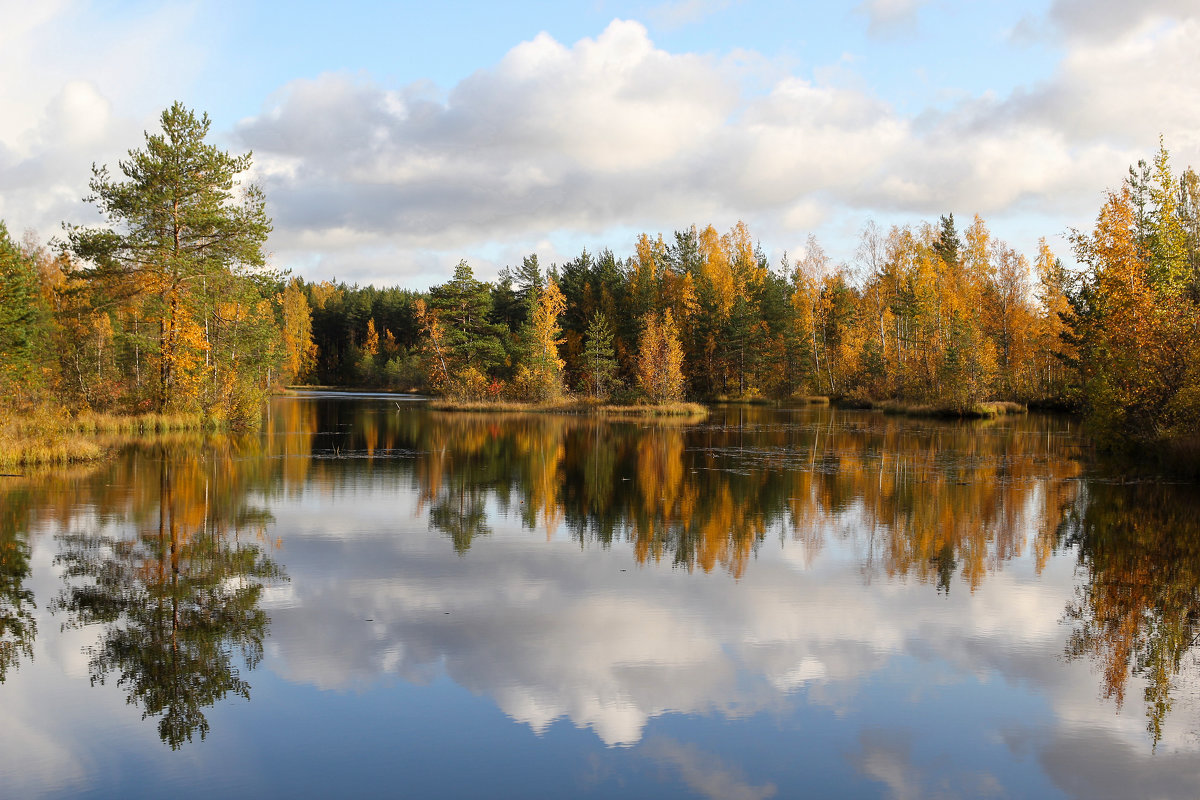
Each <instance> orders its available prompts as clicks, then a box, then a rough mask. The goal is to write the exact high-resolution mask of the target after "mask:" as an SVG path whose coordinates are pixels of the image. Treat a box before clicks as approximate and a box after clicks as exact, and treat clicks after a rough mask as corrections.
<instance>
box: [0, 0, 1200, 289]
mask: <svg viewBox="0 0 1200 800" xmlns="http://www.w3.org/2000/svg"><path fill="white" fill-rule="evenodd" d="M716 6H719V3H718V4H715V5H713V4H693V3H685V4H674V5H671V6H670V7H669V8H667V7H664V8H663V9H660V10H662V11H663V12H664V13H666V12H667V11H670V12H672V13H674V14H677V15H678V14H682V15H683V16H684V17H687V16H688V15H691V14H695V13H704V12H707V11H711V10H712V9H713V8H714V7H716ZM921 6H922V4H921V3H920V2H918V0H872V2H868V3H863V4H862V5H861V6H860V7H859V8H860V11H861V12H862V13H864V14H867V16H868V17H869V19H870V21H871V24H872V25H873V26H884V27H886V26H888V25H891V26H895V25H904V24H908V23H909V22H911V21H912V20H913V19H915V15H916V14H917V12H918V9H920V8H921ZM1085 6H1087V8H1085ZM1118 6H1119V8H1118ZM1090 7H1091V6H1090V5H1088V4H1082V3H1080V2H1078V1H1077V0H1060V2H1058V3H1056V4H1055V5H1054V6H1053V7H1052V9H1051V10H1050V11H1049V12H1048V13H1047V15H1046V16H1045V17H1043V18H1042V19H1040V20H1034V21H1033V22H1031V23H1030V26H1027V27H1038V26H1040V27H1042V28H1043V29H1046V30H1051V29H1052V30H1054V31H1056V32H1057V34H1058V40H1061V42H1063V43H1064V50H1063V56H1062V59H1061V61H1060V63H1059V65H1058V67H1057V69H1056V71H1055V72H1054V73H1053V74H1051V75H1048V76H1046V78H1045V79H1044V80H1041V81H1039V82H1037V83H1032V84H1028V85H1025V86H1021V87H1018V88H1016V89H1015V90H1008V89H1006V90H1004V91H1003V92H1001V93H985V94H980V95H975V96H967V97H963V98H962V99H960V100H959V101H958V102H956V103H955V104H953V105H949V106H945V105H943V106H940V107H938V108H928V109H926V110H924V111H920V110H918V111H917V112H915V113H914V112H909V111H907V110H901V109H900V108H898V107H897V106H896V105H894V104H893V103H892V102H891V101H890V98H889V97H887V96H885V95H883V94H880V93H879V92H877V91H875V90H873V89H871V88H870V87H869V86H867V85H866V82H865V81H864V80H863V79H862V77H861V75H860V74H859V73H858V71H857V70H859V69H860V68H859V67H858V66H857V64H858V62H856V61H855V60H854V59H846V60H842V61H839V62H838V63H837V64H836V65H824V66H821V65H816V66H814V67H812V68H811V70H810V71H809V72H807V73H804V74H791V75H783V76H779V75H778V74H775V75H774V76H773V77H771V78H770V79H769V80H768V82H767V85H766V86H765V87H763V86H762V81H763V79H764V76H765V75H767V74H769V71H764V70H763V69H761V63H760V62H761V59H762V58H763V54H757V53H754V52H752V51H737V52H731V53H730V54H729V55H727V56H726V57H724V58H720V57H716V56H701V55H695V54H689V53H682V54H680V53H671V52H667V51H666V50H664V49H662V48H661V47H659V46H657V45H656V44H655V43H654V42H653V41H652V39H651V37H650V34H649V33H648V31H647V30H646V28H645V27H643V26H642V25H641V24H639V23H637V22H633V21H622V20H617V21H614V22H612V23H611V24H610V25H609V26H608V27H607V28H606V29H605V30H604V31H602V32H601V33H600V34H599V35H597V36H596V37H594V38H585V39H581V40H580V41H578V42H575V43H573V44H564V43H562V42H559V41H557V40H556V39H554V38H553V37H551V36H549V35H548V34H544V33H543V34H539V35H537V36H535V37H533V38H532V39H530V40H529V41H526V42H523V43H521V44H518V45H517V46H515V47H513V48H512V49H511V50H510V51H509V52H508V53H507V54H506V55H505V56H504V57H503V58H501V59H500V60H499V61H498V62H496V63H495V64H492V65H490V66H485V67H484V68H481V69H479V70H477V71H476V72H474V73H473V74H471V75H469V76H468V77H466V78H465V79H463V80H462V81H460V82H459V83H457V84H456V85H453V86H449V87H436V86H433V85H431V84H429V83H428V82H426V81H415V82H412V83H407V84H403V85H399V86H387V85H384V84H382V83H380V82H379V80H378V79H377V78H376V77H375V76H373V75H371V74H367V73H352V72H340V73H326V74H321V75H317V76H316V77H312V78H304V79H298V80H295V81H292V82H290V83H288V84H287V85H285V86H283V87H281V88H280V89H279V90H278V91H277V92H276V94H274V95H273V96H272V97H270V98H269V99H268V100H267V101H266V102H265V105H264V107H263V110H262V111H261V112H260V113H258V114H256V115H254V116H251V117H248V118H246V119H244V120H243V121H242V122H241V123H240V124H239V125H237V126H236V129H235V130H234V131H233V132H232V133H233V137H232V139H231V141H232V142H233V143H234V147H233V149H235V150H244V149H251V148H252V149H253V150H254V152H255V159H256V168H255V176H256V177H257V179H259V180H261V181H262V182H263V183H264V185H265V188H266V190H267V196H268V201H269V204H270V210H271V213H272V215H273V216H274V217H275V222H276V231H275V233H274V234H273V236H272V239H271V241H270V249H271V250H272V251H273V252H274V254H275V263H277V264H278V265H280V266H291V267H293V268H295V269H296V270H297V271H298V272H300V273H301V274H304V275H306V276H308V277H312V278H328V277H333V276H335V275H336V276H337V277H340V278H344V279H350V280H358V281H363V282H367V281H370V282H376V283H402V284H404V285H407V286H412V287H424V286H428V285H429V284H431V283H435V282H440V281H441V280H444V279H445V278H446V277H447V276H448V275H449V273H450V271H451V270H452V268H453V265H454V264H455V263H457V262H458V260H459V259H460V258H463V257H466V258H468V259H469V260H470V261H471V262H472V264H473V265H475V266H476V267H477V270H478V271H479V273H480V274H481V275H484V276H490V275H491V274H494V271H495V269H496V268H498V267H499V266H502V265H503V264H504V263H506V262H505V261H504V259H506V258H508V257H509V254H520V253H523V252H524V253H527V252H529V251H530V250H531V249H532V248H533V247H535V246H536V243H537V242H541V241H545V240H550V241H553V242H556V243H560V244H561V243H564V242H567V241H571V242H579V241H581V240H587V241H591V242H602V243H604V244H607V245H610V246H612V247H613V248H614V249H616V250H617V252H618V254H623V253H624V252H627V251H628V249H630V248H631V246H632V245H631V240H630V241H626V239H628V238H629V236H628V232H629V231H631V230H648V231H652V232H653V231H659V230H662V231H670V230H672V229H675V228H681V227H685V226H687V225H689V224H692V223H699V224H705V223H708V222H713V223H714V224H716V225H717V226H718V227H719V228H725V227H728V226H729V225H731V224H732V223H733V222H734V221H736V220H737V219H739V218H741V219H745V220H746V221H747V222H749V223H750V225H751V227H752V230H753V231H754V232H755V234H756V235H758V236H759V237H760V238H761V239H762V240H763V241H764V243H765V244H767V246H768V247H773V246H774V247H777V246H778V245H779V244H780V243H783V242H790V241H796V240H797V239H801V238H802V237H803V234H804V233H806V232H808V231H809V230H814V229H815V230H817V232H819V233H821V234H822V236H825V235H827V234H830V235H833V236H834V237H837V236H840V235H844V234H842V233H841V231H842V229H843V228H845V227H846V226H845V224H844V223H845V220H847V219H849V218H851V217H853V218H854V219H856V220H857V222H856V223H855V224H853V225H851V226H850V227H853V228H857V227H859V226H860V225H861V223H862V222H863V221H865V219H867V218H868V217H870V216H875V215H884V216H886V217H888V218H891V219H896V218H902V219H909V220H913V221H915V220H916V219H919V218H930V217H931V216H933V215H936V214H940V213H945V212H947V211H953V212H955V213H956V214H958V215H959V216H961V217H964V218H969V216H970V215H971V214H974V213H981V214H983V215H984V216H985V217H986V218H987V219H988V221H989V223H990V224H991V226H992V229H993V230H994V231H995V232H996V233H997V234H998V235H999V236H1001V237H1005V238H1011V237H1010V236H1009V233H1008V231H1009V229H1008V228H1006V224H1005V223H1006V220H1011V221H1013V222H1012V230H1020V231H1021V232H1022V233H1024V232H1026V231H1028V230H1030V229H1036V233H1035V234H1034V235H1033V236H1031V237H1027V238H1028V239H1029V240H1028V241H1022V240H1017V241H1014V242H1013V243H1014V244H1015V245H1017V246H1018V247H1021V248H1024V249H1029V248H1031V247H1032V246H1033V245H1034V243H1035V242H1036V237H1037V235H1050V236H1053V235H1055V234H1057V233H1059V232H1061V231H1062V230H1064V229H1065V228H1066V227H1068V226H1071V225H1085V226H1086V225H1087V224H1088V221H1089V220H1090V218H1091V216H1092V215H1093V213H1094V211H1095V208H1096V206H1097V203H1098V199H1099V197H1100V192H1101V190H1102V189H1103V188H1104V187H1105V186H1107V185H1111V184H1113V183H1116V182H1118V181H1120V180H1121V177H1122V175H1123V174H1124V170H1125V167H1126V166H1127V165H1128V164H1129V163H1131V162H1133V161H1136V160H1137V158H1140V157H1144V156H1145V155H1147V154H1148V153H1149V152H1150V151H1151V150H1152V149H1153V148H1154V146H1155V143H1156V141H1157V136H1158V134H1159V133H1160V132H1161V133H1163V134H1165V136H1166V141H1167V145H1168V147H1169V148H1170V149H1171V150H1172V153H1173V154H1174V155H1175V157H1176V165H1177V166H1179V167H1182V166H1184V165H1186V164H1189V163H1200V134H1197V133H1196V132H1197V131H1200V86H1197V85H1196V82H1195V81H1192V80H1190V76H1192V75H1195V74H1196V72H1197V68H1198V67H1200V55H1197V54H1198V53H1200V17H1197V15H1196V11H1195V8H1194V5H1193V4H1190V3H1186V2H1173V1H1172V0H1157V2H1153V3H1148V4H1133V5H1130V4H1120V3H1117V4H1116V5H1113V7H1112V9H1111V11H1112V13H1111V14H1108V13H1104V14H1101V13H1089V12H1088V9H1089V8H1090ZM1106 7H1107V6H1106ZM84 11H86V7H81V6H78V5H76V4H67V3H63V4H60V5H58V6H51V5H37V6H33V7H30V10H26V11H21V12H20V13H18V14H14V19H13V25H12V26H10V27H6V29H5V32H4V33H2V34H0V36H5V37H6V38H5V39H4V40H3V41H4V43H5V45H6V46H5V47H0V74H5V75H21V76H27V75H28V76H30V77H29V79H28V80H21V81H14V80H12V79H8V80H6V82H5V87H4V88H5V92H6V112H8V111H11V113H6V114H5V115H4V116H3V118H0V217H4V218H7V219H8V222H9V227H10V229H13V230H14V232H16V233H18V234H19V232H20V230H21V229H22V228H24V227H26V226H33V227H35V228H37V229H38V230H39V232H40V233H42V234H43V235H44V236H49V235H50V234H51V233H53V232H55V231H56V229H57V227H58V223H59V221H60V220H64V219H65V220H68V221H70V222H87V221H91V220H94V219H95V212H94V210H92V209H89V208H87V207H86V206H84V205H83V204H82V203H81V202H80V199H79V198H80V197H82V195H84V194H85V193H86V191H87V188H86V183H87V179H88V177H89V174H90V173H89V166H90V164H91V163H92V162H93V161H96V162H99V163H108V164H110V165H114V163H115V161H116V159H117V158H118V157H120V155H121V154H122V153H123V152H124V151H125V150H126V149H128V148H131V147H136V146H139V145H140V144H141V141H142V139H141V131H142V129H143V128H153V126H154V117H153V115H154V114H155V113H156V112H157V109H160V108H162V107H163V106H164V105H165V104H166V103H168V102H170V100H172V99H174V95H177V94H179V91H178V87H179V86H180V85H186V83H187V81H188V80H189V75H194V74H196V72H197V71H198V70H201V69H203V63H204V59H203V58H202V57H196V58H191V57H188V58H180V57H178V56H177V55H176V54H177V53H180V52H182V53H183V54H185V55H189V56H190V55H195V54H194V53H190V51H189V49H188V48H189V45H187V44H186V40H187V31H188V25H189V20H190V16H189V15H190V14H192V13H194V12H193V11H190V10H189V9H188V7H171V8H168V9H164V10H162V11H159V12H155V13H154V14H151V15H149V16H146V17H144V18H139V19H136V20H132V21H130V22H129V25H128V26H127V28H128V30H126V29H124V28H123V29H121V30H120V31H118V30H117V25H116V23H115V22H108V23H106V24H107V26H108V27H107V28H104V29H103V30H102V31H101V32H102V33H106V34H111V35H105V36H96V37H93V39H97V40H103V41H104V42H105V44H103V45H100V44H95V43H91V42H92V39H89V38H87V37H86V36H85V33H87V32H86V31H84V30H82V27H81V23H78V22H69V20H68V18H71V19H73V18H74V17H79V16H81V15H82V16H83V18H85V19H87V17H86V14H84V13H83V12H84ZM924 13H932V12H931V11H928V10H926V11H925V12H924ZM1093 17H1094V18H1095V19H1093ZM1097 20H1101V21H1103V20H1119V21H1120V22H1121V24H1120V25H1117V24H1115V23H1112V24H1110V23H1109V22H1103V24H1101V21H1097ZM101 27H103V25H101ZM60 29H61V32H60ZM52 44H53V46H54V47H55V48H56V49H61V50H64V51H66V55H65V56H64V57H63V59H62V60H61V63H59V62H55V63H53V64H50V65H48V66H47V67H46V68H44V69H35V68H34V65H37V66H38V67H41V65H42V64H43V63H45V61H46V59H45V58H44V56H43V55H41V53H42V52H43V51H44V50H46V49H47V48H50V47H51V45H52ZM1014 57H1016V56H1014ZM160 62H169V63H171V64H173V65H175V66H173V67H172V70H171V71H164V70H156V69H152V68H150V65H152V64H155V63H160ZM181 64H182V65H183V66H182V74H181V75H178V76H176V75H174V74H173V73H174V71H176V69H177V68H178V67H179V65H181ZM747 64H752V65H753V64H757V65H758V66H754V67H753V68H752V69H750V70H749V71H748V68H747ZM168 72H171V73H172V74H171V75H170V76H168V74H167V73H168ZM751 73H753V74H751ZM173 81H174V83H172V82H173ZM180 81H182V84H180V83H179V82H180ZM10 96H11V101H10V99H9V98H10ZM944 96H947V95H943V97H944ZM223 133H225V132H221V131H214V138H217V139H220V138H221V136H222V135H223ZM1018 220H1019V221H1018ZM614 237H615V238H614ZM830 244H831V247H830V250H831V255H833V257H834V258H835V260H839V259H843V258H846V257H848V256H849V252H850V250H851V248H852V247H853V244H852V242H837V241H834V242H831V243H830ZM515 259H519V255H516V256H515ZM507 263H513V261H509V262H507Z"/></svg>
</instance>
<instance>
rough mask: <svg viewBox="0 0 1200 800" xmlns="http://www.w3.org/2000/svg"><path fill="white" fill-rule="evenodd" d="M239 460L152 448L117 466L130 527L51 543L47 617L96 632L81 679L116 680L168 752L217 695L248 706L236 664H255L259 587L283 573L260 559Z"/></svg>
mask: <svg viewBox="0 0 1200 800" xmlns="http://www.w3.org/2000/svg"><path fill="white" fill-rule="evenodd" d="M238 455H241V454H239V453H236V452H234V451H232V450H230V449H229V448H225V449H224V450H223V451H221V450H214V449H212V448H209V449H207V450H206V451H202V454H197V452H196V451H195V450H192V449H188V448H184V449H181V448H168V447H167V446H165V445H159V447H158V451H157V452H156V453H155V454H154V455H153V457H148V455H147V454H144V455H143V457H141V458H136V457H130V458H127V459H126V460H125V462H124V463H125V465H126V467H127V468H129V469H130V470H132V471H133V474H129V475H127V476H126V478H127V481H125V482H124V485H125V486H127V487H135V491H134V492H132V493H131V494H129V495H128V496H127V497H128V501H129V503H128V505H127V506H126V508H124V509H123V513H122V514H121V515H120V517H119V518H118V519H121V520H129V521H130V522H131V523H132V525H131V526H129V527H131V528H132V531H130V530H129V528H127V527H126V526H125V525H122V524H117V525H105V524H101V525H98V526H79V525H75V526H73V527H75V528H76V532H70V533H65V534H60V535H59V536H58V537H57V538H58V540H59V548H60V549H59V554H58V556H57V557H56V559H55V563H56V564H58V565H59V566H61V567H62V575H63V579H64V581H65V582H66V588H65V589H64V590H63V591H62V593H61V594H60V595H59V597H58V598H57V599H56V601H55V604H54V606H55V609H56V610H58V611H62V612H65V613H66V617H67V621H66V622H65V623H64V625H65V626H70V627H83V626H87V625H100V626H103V633H102V634H101V637H100V640H99V643H98V644H96V645H95V646H93V647H92V648H90V650H89V669H90V672H91V679H92V682H93V683H94V684H95V683H99V684H103V683H105V681H106V680H107V679H108V678H109V677H110V676H116V679H117V680H116V683H117V685H118V686H121V687H122V688H123V689H124V690H125V692H126V694H127V699H128V702H129V703H131V704H135V705H137V706H139V707H141V708H142V709H143V713H142V718H143V719H145V718H147V717H156V718H158V732H159V736H160V738H161V739H162V740H163V741H164V742H165V743H167V744H168V745H170V747H171V748H172V749H177V748H179V747H181V746H182V745H183V744H184V742H188V741H191V740H192V737H193V735H195V734H199V736H200V738H201V739H203V738H204V737H205V736H206V735H207V734H208V730H209V726H208V721H207V719H206V717H205V709H206V708H208V707H210V706H212V705H213V704H215V703H217V702H218V701H220V700H221V699H223V698H224V697H225V696H226V695H229V694H234V695H240V696H242V697H244V698H246V699H249V697H250V684H249V683H248V682H247V681H246V680H245V679H244V678H243V677H242V676H241V668H240V666H239V659H238V658H237V656H240V663H241V664H244V665H245V668H246V669H253V668H254V667H255V665H256V664H257V663H258V662H259V661H260V660H261V659H262V653H263V639H264V637H265V636H266V630H267V624H268V618H267V615H266V613H265V612H264V611H263V610H262V609H261V608H260V607H259V601H260V597H261V594H262V590H263V583H264V581H269V580H276V579H279V578H281V577H282V571H281V570H280V568H279V567H278V566H277V565H276V564H275V563H274V562H273V561H272V560H271V559H270V558H268V557H267V556H266V554H265V551H264V545H263V535H264V534H265V530H266V526H267V524H268V523H269V522H270V518H269V517H267V516H266V515H264V514H263V513H262V512H261V511H258V510H255V509H254V508H253V507H251V506H249V505H247V504H246V502H245V486H244V484H243V480H244V479H243V480H239V472H240V470H239V468H238V465H239V464H241V463H247V462H246V461H244V460H240V459H238V458H237V456H238ZM151 487H157V490H158V491H157V496H155V495H154V494H152V489H151ZM239 490H241V491H239ZM80 527H83V528H84V529H83V530H79V528H80ZM130 534H132V535H130Z"/></svg>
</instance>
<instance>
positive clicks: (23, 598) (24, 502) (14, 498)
mask: <svg viewBox="0 0 1200 800" xmlns="http://www.w3.org/2000/svg"><path fill="white" fill-rule="evenodd" d="M29 499H30V498H29V494H28V493H27V492H25V491H23V490H17V491H13V492H9V493H7V494H5V495H3V496H0V500H2V501H3V502H0V683H4V679H5V677H6V676H7V675H8V671H9V670H10V669H14V668H16V666H17V665H18V664H19V663H20V661H21V658H22V657H25V658H32V657H33V641H34V639H35V638H36V637H37V619H35V618H34V615H33V612H34V609H35V608H36V605H35V604H34V602H33V592H32V591H31V590H30V589H29V588H28V587H27V586H26V585H25V581H26V580H27V579H28V578H29V543H28V542H27V541H26V531H27V530H28V522H27V520H28V509H29Z"/></svg>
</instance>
